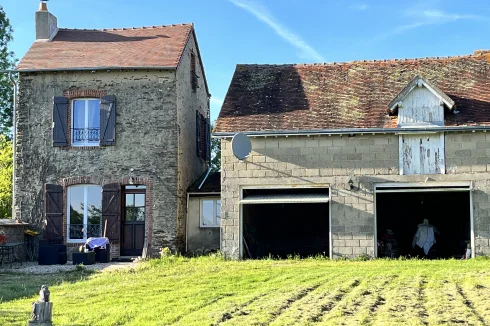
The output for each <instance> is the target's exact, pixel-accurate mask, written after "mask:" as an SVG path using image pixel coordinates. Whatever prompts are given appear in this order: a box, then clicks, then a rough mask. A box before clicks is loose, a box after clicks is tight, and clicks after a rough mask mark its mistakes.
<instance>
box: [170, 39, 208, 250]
mask: <svg viewBox="0 0 490 326" xmlns="http://www.w3.org/2000/svg"><path fill="white" fill-rule="evenodd" d="M191 53H194V55H195V60H196V74H197V76H198V79H197V82H198V85H197V86H198V87H197V89H196V90H195V91H193V90H192V86H191ZM196 110H198V111H199V112H200V113H201V114H202V115H204V116H207V115H208V111H209V100H208V93H207V89H206V84H205V79H204V71H203V68H202V65H201V61H200V58H199V52H198V51H197V44H196V41H195V39H194V36H193V35H192V34H191V37H190V38H189V41H188V43H187V46H186V47H185V49H184V52H183V54H182V57H181V59H180V64H179V68H178V70H177V122H178V125H179V130H178V144H179V152H178V176H177V178H178V195H177V197H178V209H177V214H178V221H179V222H178V225H177V227H178V243H179V249H180V250H183V249H184V244H185V221H186V215H187V202H186V201H187V189H188V188H189V186H190V185H191V184H192V182H194V181H195V180H196V179H197V178H198V177H199V176H200V175H201V174H202V173H204V171H205V169H206V167H207V164H206V162H205V161H204V160H203V159H201V158H200V157H198V156H197V148H196V147H197V141H196Z"/></svg>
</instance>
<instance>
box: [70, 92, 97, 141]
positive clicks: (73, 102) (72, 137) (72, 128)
mask: <svg viewBox="0 0 490 326" xmlns="http://www.w3.org/2000/svg"><path fill="white" fill-rule="evenodd" d="M91 100H96V101H98V102H99V116H100V105H101V101H100V98H98V97H79V98H74V99H72V100H71V101H70V108H71V110H70V111H71V117H70V122H71V128H70V138H71V139H70V145H71V146H73V147H79V146H96V147H99V146H100V129H101V126H100V118H99V140H98V141H97V142H95V141H94V142H89V141H84V142H79V143H75V142H74V138H75V137H74V129H75V128H74V126H75V122H74V120H73V117H74V113H75V105H74V104H75V102H76V101H85V124H84V125H85V128H87V129H88V127H87V126H88V117H89V110H88V103H89V101H91Z"/></svg>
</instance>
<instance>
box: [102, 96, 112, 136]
mask: <svg viewBox="0 0 490 326" xmlns="http://www.w3.org/2000/svg"><path fill="white" fill-rule="evenodd" d="M115 142H116V97H115V96H114V95H108V96H102V98H101V99H100V145H114V144H115Z"/></svg>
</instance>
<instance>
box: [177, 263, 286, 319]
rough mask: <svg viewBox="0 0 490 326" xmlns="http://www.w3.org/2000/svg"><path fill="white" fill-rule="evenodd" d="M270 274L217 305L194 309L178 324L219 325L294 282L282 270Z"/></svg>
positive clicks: (272, 270)
mask: <svg viewBox="0 0 490 326" xmlns="http://www.w3.org/2000/svg"><path fill="white" fill-rule="evenodd" d="M270 272H271V275H270V276H269V277H267V278H266V280H264V281H263V282H255V283H254V284H253V285H251V286H250V287H249V288H247V289H244V288H240V289H238V290H237V291H236V293H235V294H236V295H234V296H230V297H228V298H225V299H223V300H221V301H219V303H217V304H214V305H209V306H207V307H200V308H199V309H195V310H194V311H192V312H191V313H188V314H187V315H185V316H183V318H182V319H180V320H179V324H182V325H194V324H195V325H201V324H202V320H204V319H211V320H214V322H213V323H212V324H213V325H220V324H221V323H223V322H225V321H227V320H228V319H231V318H233V317H234V315H235V314H238V315H242V314H244V312H243V309H246V307H247V306H248V305H250V304H252V303H253V302H254V301H256V300H258V299H260V298H262V297H264V296H267V295H274V293H275V292H279V291H280V289H281V288H282V287H283V286H285V285H286V284H289V283H291V282H292V281H293V280H294V275H291V274H288V273H285V272H284V270H282V269H280V270H277V269H271V270H270ZM224 286H225V287H226V288H228V289H232V288H233V284H224ZM203 308H206V309H203ZM245 314H246V313H245Z"/></svg>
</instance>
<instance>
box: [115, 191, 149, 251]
mask: <svg viewBox="0 0 490 326" xmlns="http://www.w3.org/2000/svg"><path fill="white" fill-rule="evenodd" d="M123 198H124V200H123V223H122V224H123V225H122V253H121V254H122V255H123V256H141V254H142V252H143V244H144V240H145V202H146V189H145V186H126V187H125V189H124V197H123Z"/></svg>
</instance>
